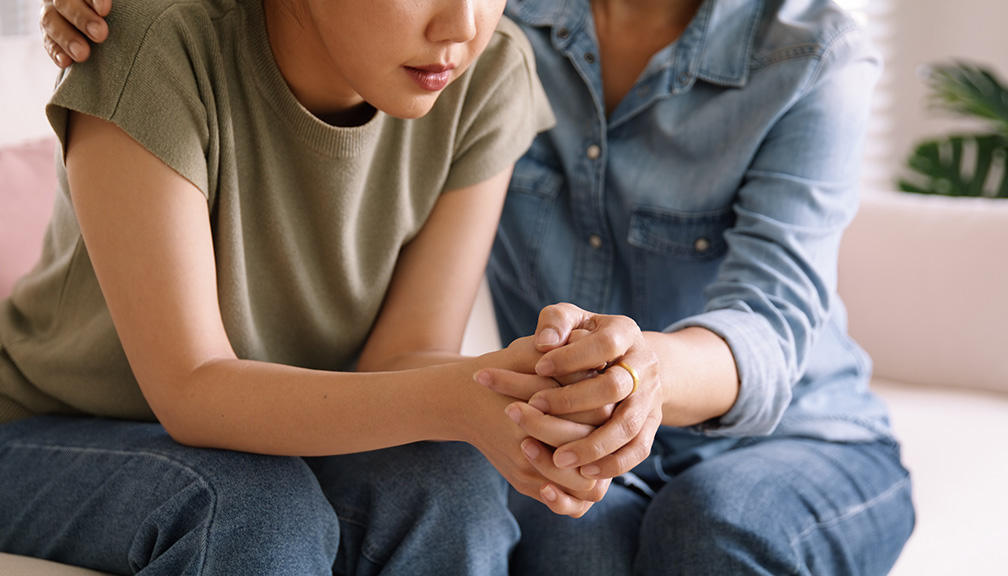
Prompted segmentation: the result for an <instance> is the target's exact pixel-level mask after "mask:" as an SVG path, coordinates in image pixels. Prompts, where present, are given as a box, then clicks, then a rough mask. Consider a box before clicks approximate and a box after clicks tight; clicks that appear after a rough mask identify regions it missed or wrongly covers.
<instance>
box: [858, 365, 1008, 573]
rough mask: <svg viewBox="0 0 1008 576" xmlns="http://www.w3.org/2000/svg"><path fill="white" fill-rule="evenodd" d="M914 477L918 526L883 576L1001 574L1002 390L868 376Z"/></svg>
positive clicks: (1006, 557)
mask: <svg viewBox="0 0 1008 576" xmlns="http://www.w3.org/2000/svg"><path fill="white" fill-rule="evenodd" d="M872 389H873V390H875V391H876V392H877V393H878V394H879V395H881V396H882V398H883V399H884V400H886V402H887V403H888V404H889V408H890V410H891V412H892V422H893V429H894V430H895V432H896V435H897V436H898V437H899V438H900V439H901V440H902V441H903V462H904V465H905V466H906V467H907V469H908V470H910V472H911V474H912V477H913V490H914V503H915V506H916V509H917V526H916V527H915V528H914V533H913V534H912V535H911V536H910V541H909V542H907V544H906V547H905V548H904V549H903V554H902V555H901V556H900V558H899V560H898V561H897V562H896V566H895V567H894V568H893V570H892V572H891V573H890V576H922V575H939V574H977V575H980V574H1008V547H1006V546H1005V542H1008V524H1006V523H1005V521H1004V520H1005V518H1008V498H1005V497H1004V488H1005V486H1008V458H1006V457H1005V443H1006V441H1005V438H1008V394H999V393H995V392H990V391H986V390H970V389H968V388H963V387H955V386H946V387H936V386H922V385H918V384H907V383H905V382H895V381H890V380H881V379H875V380H873V381H872Z"/></svg>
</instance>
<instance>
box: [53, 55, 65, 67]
mask: <svg viewBox="0 0 1008 576" xmlns="http://www.w3.org/2000/svg"><path fill="white" fill-rule="evenodd" d="M54 58H56V64H58V65H59V67H60V68H66V65H67V61H66V56H64V55H63V54H62V53H59V54H57V55H56V56H54Z"/></svg>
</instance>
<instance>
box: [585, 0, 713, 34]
mask: <svg viewBox="0 0 1008 576" xmlns="http://www.w3.org/2000/svg"><path fill="white" fill-rule="evenodd" d="M702 3H703V0H592V12H593V14H594V16H595V23H596V27H598V26H599V25H601V24H604V25H606V26H607V27H615V28H622V27H624V26H632V27H637V28H638V29H639V27H640V26H642V25H643V26H645V27H646V28H647V29H656V28H660V29H666V30H675V31H676V32H675V35H676V36H678V35H679V34H680V33H682V31H683V30H685V29H686V26H688V25H689V23H690V20H692V19H693V16H694V15H695V14H696V11H697V9H698V8H699V7H700V4H702Z"/></svg>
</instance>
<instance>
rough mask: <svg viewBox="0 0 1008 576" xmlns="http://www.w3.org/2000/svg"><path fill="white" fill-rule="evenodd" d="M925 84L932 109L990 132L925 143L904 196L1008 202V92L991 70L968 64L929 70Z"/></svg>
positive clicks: (913, 160) (903, 185)
mask: <svg viewBox="0 0 1008 576" xmlns="http://www.w3.org/2000/svg"><path fill="white" fill-rule="evenodd" d="M924 79H925V82H927V84H928V86H929V88H930V92H931V96H930V102H931V105H932V107H934V108H936V109H944V110H947V111H950V112H953V113H956V114H959V115H961V116H965V117H968V118H973V119H977V120H979V121H980V122H981V124H983V125H986V127H987V128H988V130H987V131H986V132H982V133H976V134H955V135H949V136H945V137H942V138H937V139H933V140H927V141H925V142H922V143H920V144H919V145H918V146H917V148H916V149H915V150H914V151H913V153H912V154H911V155H910V157H909V159H908V161H907V164H908V166H909V168H910V170H911V172H910V174H909V175H908V176H907V177H904V178H902V179H900V181H899V188H900V190H903V191H906V192H916V193H921V194H940V195H944V196H975V197H987V198H1008V169H1006V164H1008V89H1006V88H1005V86H1004V84H1002V83H1001V81H1000V80H999V79H998V78H997V76H996V75H995V74H994V73H992V72H991V71H990V70H988V69H986V68H983V67H981V66H978V65H975V64H971V63H966V62H956V63H953V64H940V65H935V66H931V67H929V68H926V69H925V74H924Z"/></svg>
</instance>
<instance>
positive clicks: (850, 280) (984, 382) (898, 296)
mask: <svg viewBox="0 0 1008 576" xmlns="http://www.w3.org/2000/svg"><path fill="white" fill-rule="evenodd" d="M1006 249H1008V200H995V199H988V198H948V197H938V196H923V195H919V194H910V193H905V192H868V193H865V194H864V196H863V198H862V202H861V209H860V211H859V212H858V215H857V217H856V218H855V219H854V222H853V223H852V224H851V226H850V228H849V229H848V231H847V233H846V235H845V236H844V240H843V244H842V248H841V251H840V295H841V296H842V297H843V299H844V301H845V302H846V303H847V307H848V310H849V313H850V333H851V335H852V336H853V337H854V339H855V340H857V342H858V343H860V344H861V345H862V346H863V347H864V348H865V350H867V351H868V353H869V354H870V355H871V357H872V360H873V361H874V366H875V372H874V374H875V375H876V376H878V377H882V378H889V379H893V380H898V381H901V382H907V383H917V384H927V385H934V386H966V387H971V388H986V389H989V390H998V391H1003V392H1008V258H1006V257H1005V250H1006Z"/></svg>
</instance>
